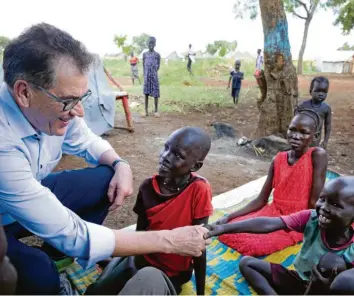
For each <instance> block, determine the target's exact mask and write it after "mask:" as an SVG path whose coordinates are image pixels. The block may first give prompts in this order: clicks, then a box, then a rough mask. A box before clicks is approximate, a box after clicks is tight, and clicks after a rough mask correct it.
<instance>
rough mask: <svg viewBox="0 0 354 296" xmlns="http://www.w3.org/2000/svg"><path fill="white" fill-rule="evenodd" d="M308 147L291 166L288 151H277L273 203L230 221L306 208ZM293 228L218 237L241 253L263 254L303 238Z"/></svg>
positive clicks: (309, 173) (309, 183)
mask: <svg viewBox="0 0 354 296" xmlns="http://www.w3.org/2000/svg"><path fill="white" fill-rule="evenodd" d="M314 149H315V147H312V148H310V149H309V150H308V151H307V152H306V153H305V154H304V155H303V156H302V157H301V158H300V159H299V160H298V161H297V162H296V163H295V164H294V165H289V164H288V153H287V152H280V153H278V154H277V155H276V157H275V159H274V175H273V189H274V192H273V202H272V203H271V204H267V205H266V206H264V207H263V208H262V209H260V210H258V211H256V212H253V213H250V214H247V215H245V216H242V217H237V218H235V219H233V220H232V221H230V222H229V223H232V222H236V221H240V220H245V219H249V218H254V217H260V216H267V217H279V216H281V215H289V214H292V213H296V212H298V211H301V210H305V209H307V208H308V203H309V199H310V194H311V188H312V172H313V167H312V151H313V150H314ZM302 237H303V235H302V234H301V233H297V232H295V231H284V230H279V231H276V232H273V233H267V234H250V233H237V234H224V235H222V236H220V237H219V240H220V241H221V242H222V243H224V244H225V245H227V246H228V247H230V248H233V249H235V250H237V251H238V252H239V253H241V254H242V255H248V256H262V255H268V254H271V253H274V252H276V251H280V250H282V249H284V248H286V247H289V246H291V245H294V244H295V243H298V242H300V241H302Z"/></svg>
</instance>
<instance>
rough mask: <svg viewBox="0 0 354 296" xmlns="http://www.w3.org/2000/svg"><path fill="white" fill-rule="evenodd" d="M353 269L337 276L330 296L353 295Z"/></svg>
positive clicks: (331, 287)
mask: <svg viewBox="0 0 354 296" xmlns="http://www.w3.org/2000/svg"><path fill="white" fill-rule="evenodd" d="M353 279H354V268H351V269H348V270H346V271H343V272H341V273H340V274H339V275H337V276H336V277H335V278H334V280H333V282H332V284H331V286H330V290H331V294H334V295H353V294H354V281H353Z"/></svg>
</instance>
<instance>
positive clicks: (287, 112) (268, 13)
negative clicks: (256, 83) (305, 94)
mask: <svg viewBox="0 0 354 296" xmlns="http://www.w3.org/2000/svg"><path fill="white" fill-rule="evenodd" d="M259 6H260V10H261V16H262V23H263V33H264V76H265V81H266V97H265V100H264V101H263V102H261V104H260V106H259V108H260V116H259V119H258V127H257V130H256V136H268V135H271V134H278V135H279V134H280V135H283V136H285V135H286V132H287V129H288V125H289V123H290V121H291V119H292V117H293V115H294V106H295V105H296V104H297V97H298V82H297V76H296V69H295V67H294V65H293V63H292V57H291V51H290V43H289V37H288V22H287V19H286V15H285V11H284V6H283V0H259Z"/></svg>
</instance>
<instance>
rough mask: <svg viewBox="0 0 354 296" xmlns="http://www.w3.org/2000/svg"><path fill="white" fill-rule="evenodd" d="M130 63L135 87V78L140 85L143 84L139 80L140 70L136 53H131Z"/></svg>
mask: <svg viewBox="0 0 354 296" xmlns="http://www.w3.org/2000/svg"><path fill="white" fill-rule="evenodd" d="M129 63H130V67H131V71H132V82H133V85H134V80H135V78H136V79H138V80H139V84H141V81H140V78H139V68H138V63H139V59H138V58H137V57H136V56H135V55H134V52H131V53H130V59H129Z"/></svg>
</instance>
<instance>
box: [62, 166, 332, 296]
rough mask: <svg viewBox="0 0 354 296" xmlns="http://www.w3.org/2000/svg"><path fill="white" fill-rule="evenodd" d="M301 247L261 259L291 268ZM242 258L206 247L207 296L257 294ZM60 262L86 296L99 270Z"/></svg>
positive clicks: (191, 290) (186, 290)
mask: <svg viewBox="0 0 354 296" xmlns="http://www.w3.org/2000/svg"><path fill="white" fill-rule="evenodd" d="M338 176H339V175H338V174H337V173H335V172H332V171H327V176H326V177H327V180H329V179H334V178H336V177H338ZM256 197H257V196H253V197H251V198H249V199H246V200H245V201H243V202H242V203H239V204H237V205H235V206H233V207H230V208H228V209H223V210H219V209H217V210H215V212H214V215H213V216H212V217H211V219H210V222H211V223H212V222H214V221H216V220H217V219H218V218H220V217H221V216H223V215H225V214H227V213H229V212H232V211H235V210H237V209H238V208H240V207H242V206H244V204H246V203H248V202H250V201H251V200H252V199H254V198H256ZM300 247H301V244H297V245H294V246H291V247H289V248H286V249H284V250H282V251H279V252H276V253H273V254H271V255H268V256H265V257H261V258H262V259H264V260H266V261H269V262H274V263H278V264H282V265H284V266H285V267H288V268H292V263H293V261H294V259H295V256H296V254H297V253H298V251H299V250H300ZM241 258H242V255H241V254H240V253H238V252H237V251H235V250H233V249H231V248H228V247H227V246H226V245H224V244H222V243H220V242H219V241H218V240H217V239H216V238H215V239H213V242H212V244H211V245H210V246H208V248H207V270H206V290H205V295H226V294H227V295H249V294H256V293H255V292H254V291H253V290H252V288H251V287H250V286H249V285H248V284H247V282H246V281H245V279H244V278H243V276H242V275H241V273H240V271H239V268H238V265H239V262H240V260H241ZM65 260H66V261H62V262H58V263H57V266H58V269H59V270H60V272H65V273H66V276H67V278H68V279H69V280H70V282H71V284H72V286H73V288H74V289H75V290H76V291H77V292H78V293H79V294H84V292H85V290H86V288H87V287H88V286H89V285H90V284H91V283H93V282H94V281H95V280H96V279H97V277H98V276H99V274H100V270H99V269H98V268H97V267H92V268H90V269H88V270H84V269H82V268H81V267H80V266H79V265H78V264H77V263H75V262H73V261H72V260H70V259H65ZM195 288H196V286H195V279H194V275H193V277H192V279H191V281H190V282H188V283H187V284H185V285H184V286H183V290H182V293H181V294H182V295H195V294H196V290H195Z"/></svg>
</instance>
